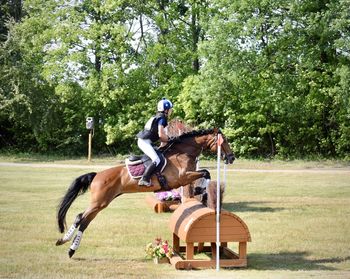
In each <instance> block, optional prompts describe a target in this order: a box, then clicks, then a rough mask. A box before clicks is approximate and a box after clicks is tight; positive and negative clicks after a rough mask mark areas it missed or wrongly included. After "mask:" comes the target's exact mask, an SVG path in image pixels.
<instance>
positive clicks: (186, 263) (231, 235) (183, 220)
mask: <svg viewBox="0 0 350 279" xmlns="http://www.w3.org/2000/svg"><path fill="white" fill-rule="evenodd" d="M169 227H170V230H171V231H172V233H173V249H174V252H175V255H174V256H173V257H172V258H171V259H170V262H171V264H173V265H174V266H175V268H176V269H192V268H193V269H197V268H214V267H215V265H216V261H215V259H216V216H215V211H214V210H212V209H210V208H208V207H205V206H203V205H202V204H201V203H200V202H198V201H197V200H195V199H192V200H190V201H188V202H186V203H184V204H181V205H180V206H179V207H178V208H177V209H176V210H175V212H174V213H173V214H172V216H171V219H170V224H169ZM180 240H181V241H183V242H185V246H180ZM248 241H251V238H250V233H249V230H248V227H247V225H246V224H245V223H244V222H243V221H242V219H240V218H239V217H238V216H237V215H235V214H233V213H232V212H229V211H224V210H222V211H221V214H220V243H221V245H220V267H246V266H247V242H248ZM228 242H238V252H237V253H235V252H234V251H232V250H231V249H229V248H228V247H227V243H228ZM195 243H198V245H197V246H195ZM205 243H210V246H205V245H204V244H205ZM201 252H209V253H211V259H209V260H205V259H204V260H203V259H195V258H194V254H195V253H201Z"/></svg>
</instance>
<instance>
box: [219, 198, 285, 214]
mask: <svg viewBox="0 0 350 279" xmlns="http://www.w3.org/2000/svg"><path fill="white" fill-rule="evenodd" d="M264 203H268V202H254V201H252V202H234V203H225V202H224V203H223V208H224V209H225V210H227V211H231V212H276V211H281V210H284V208H283V207H267V206H263V205H264Z"/></svg>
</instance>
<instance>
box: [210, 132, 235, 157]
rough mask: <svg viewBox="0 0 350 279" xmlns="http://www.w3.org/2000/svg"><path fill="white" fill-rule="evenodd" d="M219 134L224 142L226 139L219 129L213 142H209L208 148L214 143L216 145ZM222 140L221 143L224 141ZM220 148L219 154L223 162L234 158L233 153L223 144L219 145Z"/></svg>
mask: <svg viewBox="0 0 350 279" xmlns="http://www.w3.org/2000/svg"><path fill="white" fill-rule="evenodd" d="M219 135H221V136H222V138H223V140H224V142H225V141H226V138H225V136H224V135H223V134H222V133H221V132H220V131H219V132H218V133H217V134H216V135H215V137H214V141H213V143H211V144H210V146H209V148H212V147H213V146H214V145H217V143H218V138H219ZM224 142H223V143H224ZM221 150H222V154H221V156H222V158H223V160H224V161H225V164H228V163H229V160H230V159H232V161H233V160H234V158H235V156H234V155H233V153H232V152H228V151H227V150H226V148H225V145H223V144H222V145H221Z"/></svg>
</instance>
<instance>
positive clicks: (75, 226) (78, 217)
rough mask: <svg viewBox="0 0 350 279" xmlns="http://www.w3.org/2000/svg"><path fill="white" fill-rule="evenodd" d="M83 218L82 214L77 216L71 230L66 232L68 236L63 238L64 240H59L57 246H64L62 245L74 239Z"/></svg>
mask: <svg viewBox="0 0 350 279" xmlns="http://www.w3.org/2000/svg"><path fill="white" fill-rule="evenodd" d="M82 217H83V213H80V214H78V215H77V217H76V218H75V220H74V223H73V224H72V226H71V227H70V228H69V230H68V231H67V232H66V234H65V235H64V236H63V238H61V239H59V240H57V242H56V246H59V245H62V244H64V243H66V242H68V241H69V240H71V239H72V237H73V235H74V232H75V230H76V228H77V227H78V226H79V224H80V222H81V220H82Z"/></svg>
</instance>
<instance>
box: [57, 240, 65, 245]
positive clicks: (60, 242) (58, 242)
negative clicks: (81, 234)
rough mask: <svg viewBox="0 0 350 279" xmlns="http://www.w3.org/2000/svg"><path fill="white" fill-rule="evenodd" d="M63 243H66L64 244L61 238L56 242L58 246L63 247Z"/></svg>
mask: <svg viewBox="0 0 350 279" xmlns="http://www.w3.org/2000/svg"><path fill="white" fill-rule="evenodd" d="M63 243H64V242H63V240H62V238H61V239H59V240H57V241H56V246H59V245H62V244H63Z"/></svg>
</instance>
